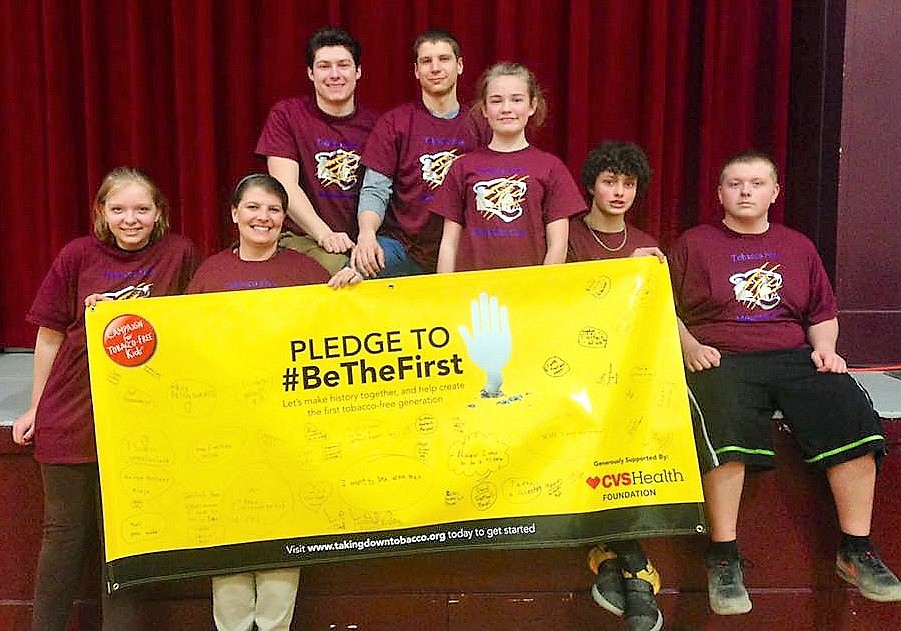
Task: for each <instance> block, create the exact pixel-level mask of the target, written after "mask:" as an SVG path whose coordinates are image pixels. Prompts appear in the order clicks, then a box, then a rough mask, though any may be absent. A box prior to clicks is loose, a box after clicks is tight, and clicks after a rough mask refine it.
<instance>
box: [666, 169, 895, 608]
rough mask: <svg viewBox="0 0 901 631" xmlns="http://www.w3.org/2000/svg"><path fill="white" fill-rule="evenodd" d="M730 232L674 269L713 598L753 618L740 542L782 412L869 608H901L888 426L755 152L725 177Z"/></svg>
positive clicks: (691, 247) (694, 237)
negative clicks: (891, 535) (889, 533)
mask: <svg viewBox="0 0 901 631" xmlns="http://www.w3.org/2000/svg"><path fill="white" fill-rule="evenodd" d="M718 194H719V200H720V203H721V204H722V205H723V209H724V211H725V213H724V214H725V216H724V218H723V221H722V223H721V224H720V225H705V226H698V227H696V228H693V229H691V230H688V231H686V232H685V234H683V235H682V237H681V238H680V239H679V241H678V242H677V243H676V245H675V247H674V251H673V253H672V256H671V257H670V264H671V267H672V276H673V286H674V291H675V297H676V303H677V311H678V315H679V317H680V319H681V322H682V323H683V324H684V326H680V338H681V343H682V354H683V358H684V360H685V366H686V368H687V370H688V384H689V387H690V389H691V398H692V405H693V406H694V407H695V411H696V412H697V413H698V415H699V417H700V421H701V424H702V426H703V429H704V431H705V433H706V435H707V437H708V439H709V441H710V443H711V445H710V446H711V448H712V453H711V454H710V455H711V457H712V459H713V465H714V466H713V468H712V469H711V470H710V471H708V472H707V473H705V474H704V476H703V483H704V496H705V501H706V509H707V516H708V519H709V521H710V539H711V544H710V548H709V549H708V551H707V554H706V559H705V565H706V568H707V574H708V581H707V589H708V596H709V600H710V607H711V609H713V611H714V612H716V613H718V614H720V615H730V614H741V613H746V612H748V611H750V610H751V600H750V598H749V597H748V592H747V590H746V589H745V587H744V584H743V581H742V572H741V560H740V556H739V552H738V546H737V543H736V536H737V521H738V510H739V504H740V500H741V491H742V486H743V484H744V476H745V469H746V467H753V468H758V469H759V468H770V467H772V466H773V465H774V460H773V457H774V452H773V445H772V440H771V435H770V419H771V417H772V414H773V412H774V411H775V410H776V409H779V410H781V411H782V412H783V414H784V417H785V424H786V425H787V426H788V427H789V429H790V430H791V432H792V435H793V436H794V438H795V439H796V440H797V442H798V444H799V446H800V448H801V450H802V452H803V453H804V457H805V460H806V461H807V462H808V463H810V464H812V465H813V466H816V467H818V468H820V469H823V470H824V471H825V474H826V479H827V481H828V482H829V486H830V489H831V491H832V495H833V498H834V500H835V505H836V511H837V513H838V522H839V525H840V527H841V530H842V541H841V545H840V547H839V549H838V553H837V555H836V571H837V572H838V574H839V576H841V577H842V578H843V579H845V580H846V581H848V582H849V583H851V584H852V585H855V586H856V587H857V588H858V589H859V590H860V592H861V594H863V595H864V596H865V597H866V598H869V599H872V600H878V601H896V600H901V582H899V581H898V578H897V577H896V576H895V575H894V574H893V573H892V572H891V570H889V569H888V568H887V567H886V566H885V564H884V563H883V562H882V560H881V559H880V558H879V556H878V555H877V553H876V550H875V549H874V548H873V545H872V543H871V542H870V539H869V534H870V522H871V516H872V510H873V495H874V486H875V481H876V468H877V461H878V459H879V458H881V457H882V456H883V455H884V453H885V439H884V436H883V432H882V427H881V424H880V421H879V418H878V416H877V415H876V413H875V412H874V410H873V407H872V404H871V403H870V400H869V398H868V397H867V395H866V393H865V392H864V391H863V390H862V389H861V388H860V387H859V386H858V385H857V383H856V382H855V381H854V380H853V379H852V378H851V377H850V376H849V375H848V374H847V366H846V364H845V360H844V359H842V357H841V356H840V355H838V354H837V353H836V352H835V345H836V340H837V338H838V321H837V319H836V314H837V307H836V301H835V296H834V294H833V292H832V288H831V286H830V284H829V280H828V278H827V276H826V272H825V270H824V268H823V264H822V261H821V260H820V257H819V255H818V254H817V252H816V249H815V248H814V246H813V244H812V243H811V242H810V241H809V240H808V239H807V238H806V237H804V236H803V235H801V234H800V233H798V232H795V231H793V230H790V229H789V228H786V227H785V226H782V225H779V224H771V223H769V219H768V211H769V207H770V205H771V204H772V203H773V202H774V201H775V200H776V197H777V196H778V194H779V184H778V182H777V177H776V168H775V165H774V164H773V162H772V160H771V159H770V158H769V157H767V156H766V155H763V154H759V153H754V152H748V153H742V154H739V155H737V156H734V157H732V158H730V159H729V160H727V161H726V163H725V165H724V166H723V168H722V170H721V171H720V184H719V189H718Z"/></svg>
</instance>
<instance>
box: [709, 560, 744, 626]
mask: <svg viewBox="0 0 901 631" xmlns="http://www.w3.org/2000/svg"><path fill="white" fill-rule="evenodd" d="M704 565H705V566H706V568H707V598H708V600H709V601H710V608H711V609H713V612H714V613H716V614H719V615H721V616H734V615H737V614H742V613H748V612H749V611H751V599H750V598H749V597H748V590H746V589H745V584H744V580H743V577H742V573H741V559H739V558H738V557H735V558H732V559H723V558H720V559H709V558H708V559H706V560H705V562H704Z"/></svg>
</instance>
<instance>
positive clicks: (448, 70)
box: [413, 41, 463, 98]
mask: <svg viewBox="0 0 901 631" xmlns="http://www.w3.org/2000/svg"><path fill="white" fill-rule="evenodd" d="M413 74H415V75H416V78H417V79H419V85H420V86H421V87H422V92H423V94H426V95H429V96H432V97H436V98H441V97H444V96H447V95H449V94H452V93H456V90H457V79H458V78H459V77H460V75H461V74H463V58H462V57H457V55H455V54H454V49H453V47H452V46H451V45H450V42H441V41H439V42H430V41H426V42H423V43H422V44H420V45H419V49H418V50H417V51H416V63H415V64H414V66H413Z"/></svg>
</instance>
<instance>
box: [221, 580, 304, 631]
mask: <svg viewBox="0 0 901 631" xmlns="http://www.w3.org/2000/svg"><path fill="white" fill-rule="evenodd" d="M298 583H300V568H296V567H291V568H285V569H279V570H262V571H260V572H245V573H243V574H229V575H227V576H214V577H213V620H215V621H216V628H217V629H219V631H251V630H252V629H253V628H254V626H253V625H254V624H256V628H257V629H259V631H288V629H290V628H291V618H292V617H293V616H294V601H295V600H296V599H297V585H298Z"/></svg>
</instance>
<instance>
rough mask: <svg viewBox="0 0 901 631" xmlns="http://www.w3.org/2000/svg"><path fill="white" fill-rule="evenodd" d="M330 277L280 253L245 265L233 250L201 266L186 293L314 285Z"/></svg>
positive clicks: (303, 259)
mask: <svg viewBox="0 0 901 631" xmlns="http://www.w3.org/2000/svg"><path fill="white" fill-rule="evenodd" d="M328 279H329V275H328V272H327V271H325V268H323V267H322V266H321V265H320V264H319V263H317V262H316V261H315V260H313V259H312V258H310V257H309V256H306V255H305V254H301V253H299V252H295V251H294V250H290V249H287V248H284V249H280V250H278V251H277V252H276V253H275V256H273V257H272V258H269V259H266V260H265V261H244V260H242V259H241V258H240V257H239V256H238V255H237V254H236V253H235V252H234V251H233V250H231V249H228V250H223V251H222V252H219V253H218V254H214V255H213V256H211V257H210V258H208V259H206V260H205V261H204V262H203V263H201V264H200V268H199V269H198V270H197V273H196V274H194V278H192V279H191V283H190V284H189V285H188V289H187V291H186V293H189V294H203V293H210V292H216V291H237V290H241V289H267V288H271V287H292V286H294V285H315V284H317V283H326V282H328Z"/></svg>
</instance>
